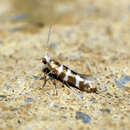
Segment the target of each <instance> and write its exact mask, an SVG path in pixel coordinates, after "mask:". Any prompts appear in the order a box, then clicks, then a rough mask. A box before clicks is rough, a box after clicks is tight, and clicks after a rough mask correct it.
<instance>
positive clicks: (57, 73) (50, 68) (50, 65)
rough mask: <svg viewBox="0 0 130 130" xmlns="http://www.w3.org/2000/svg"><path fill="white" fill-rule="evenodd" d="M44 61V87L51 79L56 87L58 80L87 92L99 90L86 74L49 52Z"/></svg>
mask: <svg viewBox="0 0 130 130" xmlns="http://www.w3.org/2000/svg"><path fill="white" fill-rule="evenodd" d="M50 30H51V27H50V29H49V33H48V41H49V36H50V32H51V31H50ZM47 43H48V42H47ZM42 63H43V68H42V71H43V73H44V76H43V77H41V80H44V84H43V87H44V86H45V85H46V83H47V81H48V80H51V81H52V82H53V84H54V86H55V87H56V81H60V82H62V83H63V85H66V86H67V87H69V88H70V87H73V88H76V89H78V90H80V91H84V92H87V93H96V92H97V88H96V87H95V86H93V85H92V82H93V81H91V80H89V79H88V77H87V76H86V75H84V74H80V73H77V72H75V71H73V70H71V69H69V68H68V67H67V66H65V65H61V64H60V63H59V62H57V61H55V60H54V59H51V57H50V56H49V55H48V54H47V55H45V56H44V57H43V58H42ZM43 87H42V88H43Z"/></svg>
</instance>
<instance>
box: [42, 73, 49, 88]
mask: <svg viewBox="0 0 130 130" xmlns="http://www.w3.org/2000/svg"><path fill="white" fill-rule="evenodd" d="M49 79H50V77H47V75H44V76H43V77H41V78H40V80H44V83H43V85H42V87H41V88H40V89H43V88H44V87H45V85H46V83H47V81H48V80H49Z"/></svg>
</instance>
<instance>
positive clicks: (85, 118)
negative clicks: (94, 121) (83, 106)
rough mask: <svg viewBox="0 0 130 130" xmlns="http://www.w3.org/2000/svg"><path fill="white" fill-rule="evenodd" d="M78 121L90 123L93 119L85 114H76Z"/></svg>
mask: <svg viewBox="0 0 130 130" xmlns="http://www.w3.org/2000/svg"><path fill="white" fill-rule="evenodd" d="M75 118H76V119H77V120H82V122H83V123H90V122H91V118H90V116H89V115H87V114H85V113H83V112H79V111H78V112H76V117H75Z"/></svg>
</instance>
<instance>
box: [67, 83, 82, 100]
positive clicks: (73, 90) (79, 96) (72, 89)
mask: <svg viewBox="0 0 130 130" xmlns="http://www.w3.org/2000/svg"><path fill="white" fill-rule="evenodd" d="M65 85H66V86H67V87H68V88H69V89H71V91H72V92H73V93H74V95H75V96H77V97H78V98H80V99H82V98H83V96H82V95H80V94H78V93H77V92H76V91H75V89H74V88H72V87H70V86H69V84H68V83H67V82H65Z"/></svg>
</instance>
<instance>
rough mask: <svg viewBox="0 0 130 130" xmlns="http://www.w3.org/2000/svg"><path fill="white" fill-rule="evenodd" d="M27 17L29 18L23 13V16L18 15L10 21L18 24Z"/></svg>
mask: <svg viewBox="0 0 130 130" xmlns="http://www.w3.org/2000/svg"><path fill="white" fill-rule="evenodd" d="M26 17H27V15H26V14H25V13H21V14H18V15H15V16H13V17H11V19H10V20H11V21H13V22H18V21H20V20H23V19H25V18H26Z"/></svg>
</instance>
